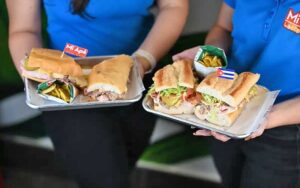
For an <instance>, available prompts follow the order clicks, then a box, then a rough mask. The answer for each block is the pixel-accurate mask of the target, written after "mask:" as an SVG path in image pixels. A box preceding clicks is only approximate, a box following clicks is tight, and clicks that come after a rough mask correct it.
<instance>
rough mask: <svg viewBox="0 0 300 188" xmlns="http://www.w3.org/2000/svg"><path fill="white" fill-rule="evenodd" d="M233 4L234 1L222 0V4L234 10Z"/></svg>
mask: <svg viewBox="0 0 300 188" xmlns="http://www.w3.org/2000/svg"><path fill="white" fill-rule="evenodd" d="M235 2H236V0H224V3H226V4H227V5H228V6H230V7H231V8H233V9H234V8H235Z"/></svg>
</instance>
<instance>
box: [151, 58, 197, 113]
mask: <svg viewBox="0 0 300 188" xmlns="http://www.w3.org/2000/svg"><path fill="white" fill-rule="evenodd" d="M153 81H154V84H153V85H152V86H151V87H150V89H149V91H148V96H149V97H150V99H151V100H152V102H153V108H154V110H156V111H160V112H163V113H166V114H192V113H193V112H194V107H195V105H196V104H197V103H198V101H199V100H200V98H199V97H200V95H199V94H197V93H196V92H195V90H194V85H195V77H194V75H193V71H192V62H191V61H189V60H178V61H176V62H174V63H173V64H172V65H167V66H165V67H163V68H162V69H160V70H158V71H157V72H156V73H155V75H154V77H153Z"/></svg>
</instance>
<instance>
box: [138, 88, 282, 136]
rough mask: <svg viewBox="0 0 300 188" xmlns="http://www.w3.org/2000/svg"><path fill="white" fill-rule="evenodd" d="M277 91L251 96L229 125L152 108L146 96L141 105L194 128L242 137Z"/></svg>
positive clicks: (262, 116)
mask: <svg viewBox="0 0 300 188" xmlns="http://www.w3.org/2000/svg"><path fill="white" fill-rule="evenodd" d="M278 93H279V91H272V92H267V93H265V94H263V95H260V96H256V97H255V98H253V99H252V100H251V101H250V102H249V103H248V104H247V105H246V107H245V109H244V110H243V112H242V113H241V115H240V116H239V117H238V119H237V120H236V121H235V122H234V123H233V125H232V126H230V127H222V126H217V125H214V124H212V123H209V122H207V121H203V120H200V119H198V118H197V117H196V116H195V115H193V114H192V115H187V114H183V115H169V114H165V113H162V112H158V111H155V110H153V104H151V100H149V98H148V96H146V97H145V98H144V100H143V107H144V109H145V110H146V111H148V112H150V113H152V114H155V115H158V116H161V117H164V118H167V119H170V120H173V121H176V122H179V123H182V124H184V125H188V126H191V127H192V128H196V129H208V130H212V131H216V132H218V133H221V134H224V135H227V136H229V137H231V138H237V139H242V138H246V137H247V136H249V135H250V134H251V133H252V132H253V131H255V130H256V129H257V128H258V127H259V125H260V124H261V123H262V121H263V120H264V119H265V115H266V114H267V112H268V111H269V110H270V108H271V107H272V105H273V104H274V101H275V99H276V97H277V95H278Z"/></svg>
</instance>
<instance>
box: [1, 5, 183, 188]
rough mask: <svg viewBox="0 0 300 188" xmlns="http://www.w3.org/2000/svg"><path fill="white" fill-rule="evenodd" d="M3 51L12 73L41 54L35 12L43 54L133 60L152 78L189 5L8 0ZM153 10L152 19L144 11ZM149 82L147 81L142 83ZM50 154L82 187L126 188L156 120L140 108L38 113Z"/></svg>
mask: <svg viewBox="0 0 300 188" xmlns="http://www.w3.org/2000/svg"><path fill="white" fill-rule="evenodd" d="M6 4H7V8H8V13H9V47H10V52H11V56H12V58H13V61H14V63H15V66H16V68H17V69H18V70H19V72H20V68H19V62H20V60H21V59H23V58H24V54H26V53H27V54H28V53H29V52H30V50H31V48H33V47H42V37H41V9H42V8H44V9H45V13H46V17H47V33H48V36H49V48H53V49H59V50H63V48H64V46H65V44H66V43H71V44H74V45H78V46H80V47H84V48H87V49H88V50H89V53H88V55H89V56H101V55H115V54H128V55H131V54H133V55H134V56H135V57H136V60H137V63H138V64H139V65H140V66H139V67H140V73H141V75H142V76H143V75H144V73H145V72H149V71H151V70H152V69H153V68H154V67H155V64H156V61H157V60H159V59H160V58H161V57H162V56H163V55H164V54H166V52H167V51H168V50H169V49H170V48H171V46H172V45H173V44H174V43H175V41H176V39H177V38H178V37H179V35H180V33H181V31H182V29H183V27H184V24H185V21H186V18H187V15H188V0H115V1H111V0H30V1H24V0H6ZM154 6H156V7H157V10H158V11H157V17H156V19H154V16H153V15H152V14H151V12H150V9H152V7H154ZM150 82H151V75H146V76H145V78H144V84H145V86H146V87H147V86H148V83H150ZM42 117H43V119H44V123H45V125H46V128H47V131H48V134H49V135H50V137H51V139H52V141H53V144H54V147H55V151H56V154H57V155H58V157H59V159H60V160H61V161H62V163H63V165H64V166H65V167H66V169H67V171H68V172H69V174H70V175H71V176H72V177H73V178H75V180H76V181H77V182H78V184H79V186H80V187H82V188H96V187H107V188H120V187H124V188H125V187H129V183H128V175H129V171H130V169H131V168H133V167H134V164H135V162H136V160H137V159H138V157H139V155H140V154H141V153H142V151H143V149H144V148H145V147H146V146H147V144H148V138H149V137H150V135H151V132H152V129H153V126H154V123H155V118H154V116H151V115H149V114H147V113H146V112H145V111H144V110H143V109H142V105H141V103H140V102H139V103H136V104H133V105H130V106H127V107H117V108H103V109H87V110H68V111H52V112H43V115H42Z"/></svg>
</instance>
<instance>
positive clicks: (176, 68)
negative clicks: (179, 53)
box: [153, 60, 194, 92]
mask: <svg viewBox="0 0 300 188" xmlns="http://www.w3.org/2000/svg"><path fill="white" fill-rule="evenodd" d="M153 81H154V85H155V91H156V92H159V91H162V90H164V89H169V88H177V86H178V85H179V86H184V87H188V88H194V75H193V71H192V62H191V61H189V60H179V61H176V62H174V63H173V64H172V65H167V66H165V67H163V68H162V69H160V70H158V71H157V72H156V73H155V74H154V77H153Z"/></svg>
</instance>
